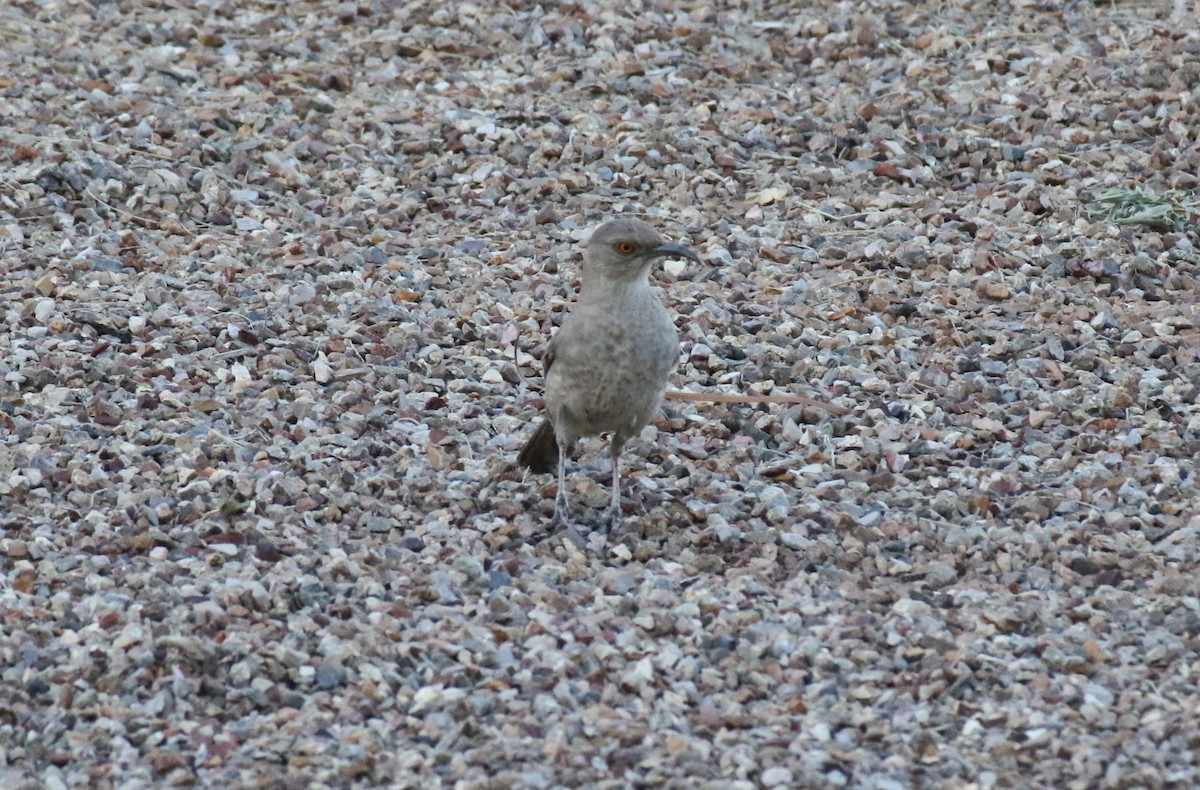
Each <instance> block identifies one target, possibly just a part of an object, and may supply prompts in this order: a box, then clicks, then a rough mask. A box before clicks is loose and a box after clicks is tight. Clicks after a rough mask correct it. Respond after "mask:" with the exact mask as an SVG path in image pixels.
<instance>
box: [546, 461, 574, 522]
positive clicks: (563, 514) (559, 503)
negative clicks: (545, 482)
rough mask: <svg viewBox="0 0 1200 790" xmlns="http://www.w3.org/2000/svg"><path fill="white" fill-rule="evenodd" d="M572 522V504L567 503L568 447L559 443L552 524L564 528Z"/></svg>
mask: <svg viewBox="0 0 1200 790" xmlns="http://www.w3.org/2000/svg"><path fill="white" fill-rule="evenodd" d="M570 522H571V504H570V502H568V501H567V447H566V445H564V444H563V443H562V442H559V443H558V491H556V492H555V494H554V518H553V519H552V520H551V522H550V523H551V524H553V525H555V526H557V527H564V526H567V525H569V524H570Z"/></svg>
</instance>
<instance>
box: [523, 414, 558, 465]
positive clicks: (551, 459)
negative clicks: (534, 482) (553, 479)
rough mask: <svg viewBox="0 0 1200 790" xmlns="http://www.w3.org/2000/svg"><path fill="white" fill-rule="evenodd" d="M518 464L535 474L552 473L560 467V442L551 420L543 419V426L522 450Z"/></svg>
mask: <svg viewBox="0 0 1200 790" xmlns="http://www.w3.org/2000/svg"><path fill="white" fill-rule="evenodd" d="M517 463H519V464H520V465H521V466H525V467H528V468H529V469H530V471H533V472H551V471H554V469H555V468H557V467H558V440H557V439H556V438H555V436H554V426H553V425H551V424H550V421H549V420H547V419H544V418H543V419H542V423H541V425H539V426H538V427H537V430H536V431H534V432H533V436H530V437H529V441H527V442H525V446H524V447H522V448H521V452H520V454H519V455H518V456H517Z"/></svg>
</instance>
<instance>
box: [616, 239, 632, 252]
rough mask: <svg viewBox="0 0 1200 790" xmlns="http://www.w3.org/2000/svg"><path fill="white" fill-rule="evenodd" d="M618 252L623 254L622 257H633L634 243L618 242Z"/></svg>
mask: <svg viewBox="0 0 1200 790" xmlns="http://www.w3.org/2000/svg"><path fill="white" fill-rule="evenodd" d="M617 252H619V253H621V254H622V255H632V254H633V242H631V241H621V242H617Z"/></svg>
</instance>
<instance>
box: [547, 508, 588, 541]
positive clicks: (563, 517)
mask: <svg viewBox="0 0 1200 790" xmlns="http://www.w3.org/2000/svg"><path fill="white" fill-rule="evenodd" d="M547 532H548V533H549V535H550V537H554V536H555V535H558V534H559V533H563V534H565V535H566V536H567V540H569V541H571V542H572V543H574V544H575V547H576V548H580V549H583V548H587V541H586V540H585V539H584V537H583V535H581V534H579V530H578V529H576V528H575V524H574V523H573V519H572V518H571V511H570V509H569V508H568V507H566V505H565V504H562V505H560V504H556V505H555V506H554V515H553V516H552V517H551V518H550V523H549V524H548V525H547Z"/></svg>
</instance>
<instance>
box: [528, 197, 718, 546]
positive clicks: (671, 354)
mask: <svg viewBox="0 0 1200 790" xmlns="http://www.w3.org/2000/svg"><path fill="white" fill-rule="evenodd" d="M669 256H680V257H684V258H690V259H691V260H693V261H696V262H697V263H699V262H700V259H699V258H697V257H696V255H695V253H693V252H692V251H691V250H688V249H687V248H686V247H681V246H680V245H678V244H672V243H671V242H667V241H663V240H662V239H661V238H660V237H659V235H658V233H656V232H655V231H654V229H653V228H651V227H650V226H649V225H647V224H646V223H644V222H641V221H640V220H636V219H617V220H613V221H611V222H606V223H604V224H603V225H601V226H600V227H599V228H597V229H596V230H595V232H594V233H592V238H591V241H590V242H589V243H588V247H587V251H586V252H585V253H584V256H583V285H582V287H581V288H580V290H579V299H578V301H577V302H576V303H575V307H574V308H573V309H572V310H571V313H570V314H569V315H568V316H567V318H566V320H565V321H563V325H562V328H561V329H560V330H558V333H557V334H556V335H555V336H554V338H553V339H552V340H551V341H550V345H549V346H548V347H547V349H546V353H545V355H544V357H543V361H544V364H545V375H546V390H545V396H546V412H547V416H548V419H543V420H542V423H541V425H539V426H538V428H537V431H536V432H535V433H534V434H533V436H532V437H531V438H530V439H529V441H528V442H527V443H526V444H525V447H524V448H523V449H522V450H521V454H520V455H519V456H517V461H518V462H519V463H521V464H522V465H523V466H527V467H529V468H530V469H531V470H533V471H534V472H549V471H550V470H551V469H552V468H553V466H554V462H555V460H556V459H557V461H558V494H557V495H556V496H555V498H554V523H556V524H565V523H566V522H567V519H568V518H569V516H570V508H569V505H568V503H567V489H566V466H567V455H568V454H569V453H570V452H571V448H572V447H573V446H574V444H575V440H576V439H578V438H579V437H581V436H595V435H597V434H600V433H603V432H606V431H611V432H612V441H611V443H610V444H609V456H610V457H611V459H612V503H611V506H610V508H609V518H610V529H611V528H612V527H615V526H617V525H618V524H619V523H620V519H621V487H620V486H621V476H620V466H619V459H620V455H621V447H622V446H623V445H624V444H625V441H626V440H627V439H629V437H631V436H634V435H635V434H637V432H638V431H640V430H641V429H642V427H643V426H645V424H646V423H647V422H649V421H650V418H651V417H653V416H654V413H655V412H656V411H657V410H658V406H659V403H660V402H661V401H662V396H663V392H664V391H665V390H666V388H667V376H668V374H670V372H671V369H672V368H674V367H675V363H676V361H677V360H678V357H679V338H678V337H677V336H676V334H675V324H674V323H673V322H672V321H671V316H670V315H669V314H668V313H667V310H666V308H665V307H663V306H662V303H661V302H660V301H659V300H658V297H656V296H655V295H654V291H652V290H651V289H650V283H649V281H648V280H647V276H648V275H649V273H650V267H651V266H653V265H654V262H655V261H657V260H658V259H659V258H664V257H669Z"/></svg>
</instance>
